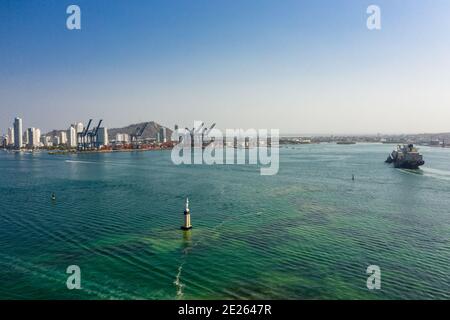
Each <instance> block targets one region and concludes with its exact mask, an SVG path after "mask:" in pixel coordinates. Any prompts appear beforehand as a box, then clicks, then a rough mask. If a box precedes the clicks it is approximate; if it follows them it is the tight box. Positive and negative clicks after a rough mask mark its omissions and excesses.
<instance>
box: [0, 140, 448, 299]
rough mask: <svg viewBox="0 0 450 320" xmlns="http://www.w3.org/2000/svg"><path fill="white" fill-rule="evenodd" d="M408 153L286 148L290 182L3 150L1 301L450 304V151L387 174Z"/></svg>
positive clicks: (284, 164) (209, 169)
mask: <svg viewBox="0 0 450 320" xmlns="http://www.w3.org/2000/svg"><path fill="white" fill-rule="evenodd" d="M392 148H393V146H389V145H378V144H357V145H339V146H338V145H331V144H321V145H302V146H295V147H290V146H289V147H283V148H282V149H281V150H280V171H279V173H278V175H276V176H261V175H260V174H259V169H258V168H257V167H256V166H237V165H228V166H198V165H197V166H174V165H173V164H172V162H171V161H170V151H153V152H136V153H110V154H83V155H58V156H55V155H53V156H52V155H48V154H46V153H39V154H7V153H5V152H0V172H1V180H0V194H1V202H0V224H1V229H0V230H1V232H0V284H1V285H0V298H2V299H197V298H198V299H237V298H239V299H241V298H242V299H449V298H450V270H449V266H450V236H449V235H450V196H449V195H450V149H438V148H426V147H423V148H422V149H421V151H422V153H423V154H424V157H425V160H426V165H425V166H424V167H423V169H422V170H421V171H419V172H418V173H414V172H411V171H407V170H398V169H394V168H392V167H390V166H388V165H386V164H384V163H383V161H384V160H385V158H386V157H387V154H388V153H389V152H390V151H391V149H392ZM352 174H354V175H355V176H356V180H355V181H352V180H351V176H352ZM52 192H55V194H56V196H57V199H56V201H52V200H51V197H50V195H51V193H52ZM187 196H188V197H189V198H190V208H191V216H192V223H193V225H194V229H193V230H191V231H190V232H188V233H185V232H183V231H181V230H179V227H180V225H181V223H182V219H183V209H184V201H185V198H186V197H187ZM372 264H375V265H378V266H380V268H381V281H382V288H381V290H374V291H370V290H368V289H367V287H366V279H367V275H366V268H367V266H369V265H372ZM69 265H78V266H80V268H81V279H82V280H81V285H82V288H83V289H82V290H68V289H67V288H66V279H67V276H68V275H67V274H66V273H65V271H66V268H67V267H68V266H69Z"/></svg>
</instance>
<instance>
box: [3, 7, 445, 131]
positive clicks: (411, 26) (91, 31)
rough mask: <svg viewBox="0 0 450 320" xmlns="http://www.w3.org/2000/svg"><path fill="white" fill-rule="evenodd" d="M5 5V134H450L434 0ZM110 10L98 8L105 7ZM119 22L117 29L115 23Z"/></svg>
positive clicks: (440, 15)
mask: <svg viewBox="0 0 450 320" xmlns="http://www.w3.org/2000/svg"><path fill="white" fill-rule="evenodd" d="M69 4H72V3H71V2H68V1H46V2H40V1H36V2H34V3H31V4H30V3H25V2H22V1H4V2H2V3H1V4H0V12H1V14H0V16H1V18H0V25H1V26H2V28H0V39H2V40H1V41H0V46H1V50H0V68H2V70H4V72H2V73H1V74H0V96H2V99H1V101H0V109H1V110H2V113H1V116H0V131H1V132H2V134H4V133H7V130H8V128H9V127H11V125H12V124H11V119H14V117H16V116H19V117H21V118H23V119H24V128H29V127H39V128H41V130H42V132H43V133H45V132H48V131H50V130H53V129H58V130H63V129H64V130H66V129H67V128H66V126H67V124H70V123H73V122H78V121H82V122H86V121H87V120H88V119H90V118H94V119H104V120H105V122H106V123H108V127H109V128H115V127H122V126H125V125H128V124H131V123H139V122H143V121H156V122H158V123H161V124H162V125H165V126H167V127H172V126H173V124H175V123H178V124H185V125H189V124H191V123H193V122H194V120H203V121H206V122H217V124H218V127H221V128H279V129H280V130H281V133H282V134H289V133H292V134H294V133H298V134H369V133H371V134H376V133H421V132H429V133H437V132H448V131H450V129H449V127H448V123H447V122H448V121H447V120H446V119H447V118H448V117H449V116H450V108H448V105H449V104H450V95H449V93H448V92H447V90H446V88H448V86H449V85H450V72H448V71H450V62H449V61H448V58H447V57H448V56H449V54H450V44H449V42H448V41H445V40H446V39H447V38H448V35H447V30H449V29H450V21H449V20H448V19H447V16H446V13H447V12H449V9H450V4H449V3H448V2H447V1H436V2H435V3H433V6H432V7H430V6H427V5H426V4H425V3H421V2H420V1H411V2H408V3H407V4H405V3H403V2H401V1H377V2H376V3H375V4H377V5H379V6H380V8H381V17H382V29H381V30H379V31H370V30H368V29H367V28H366V19H367V17H368V15H367V13H366V8H367V7H368V5H370V4H372V2H368V1H342V2H340V3H339V4H335V3H333V4H330V3H329V2H328V1H327V2H325V1H316V2H305V1H284V2H283V3H282V4H281V3H279V2H277V1H246V2H245V3H229V2H226V1H215V2H207V1H199V0H198V1H183V2H180V1H173V2H171V3H170V4H166V3H165V2H162V1H152V2H151V3H137V2H136V3H134V2H132V1H131V2H127V3H121V2H118V1H108V2H105V1H98V2H95V3H93V2H92V1H91V2H89V1H77V2H76V4H77V5H79V6H80V8H81V11H82V30H77V31H69V30H67V29H66V28H65V20H66V18H67V14H66V12H65V10H66V8H67V6H68V5H69ZM100 8H101V10H100ZM111 21H114V23H111Z"/></svg>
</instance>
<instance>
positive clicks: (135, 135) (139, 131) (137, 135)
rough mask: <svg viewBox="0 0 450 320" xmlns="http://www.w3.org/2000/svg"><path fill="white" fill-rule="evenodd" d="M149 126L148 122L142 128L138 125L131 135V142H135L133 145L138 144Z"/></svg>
mask: <svg viewBox="0 0 450 320" xmlns="http://www.w3.org/2000/svg"><path fill="white" fill-rule="evenodd" d="M147 126H148V122H146V123H145V124H144V125H143V126H142V128H141V127H137V128H136V131H135V132H134V133H132V134H131V135H130V137H131V143H132V144H133V146H138V140H139V139H140V138H141V137H142V135H143V134H144V131H145V129H146V128H147Z"/></svg>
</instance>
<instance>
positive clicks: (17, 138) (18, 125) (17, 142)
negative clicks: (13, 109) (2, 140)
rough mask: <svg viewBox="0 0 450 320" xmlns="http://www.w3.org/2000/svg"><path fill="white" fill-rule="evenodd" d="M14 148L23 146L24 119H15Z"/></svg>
mask: <svg viewBox="0 0 450 320" xmlns="http://www.w3.org/2000/svg"><path fill="white" fill-rule="evenodd" d="M14 148H15V149H20V148H22V119H21V118H15V119H14Z"/></svg>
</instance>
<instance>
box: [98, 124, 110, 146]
mask: <svg viewBox="0 0 450 320" xmlns="http://www.w3.org/2000/svg"><path fill="white" fill-rule="evenodd" d="M97 143H98V145H99V146H107V145H108V144H109V141H108V129H107V128H106V127H102V128H98V133H97Z"/></svg>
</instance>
